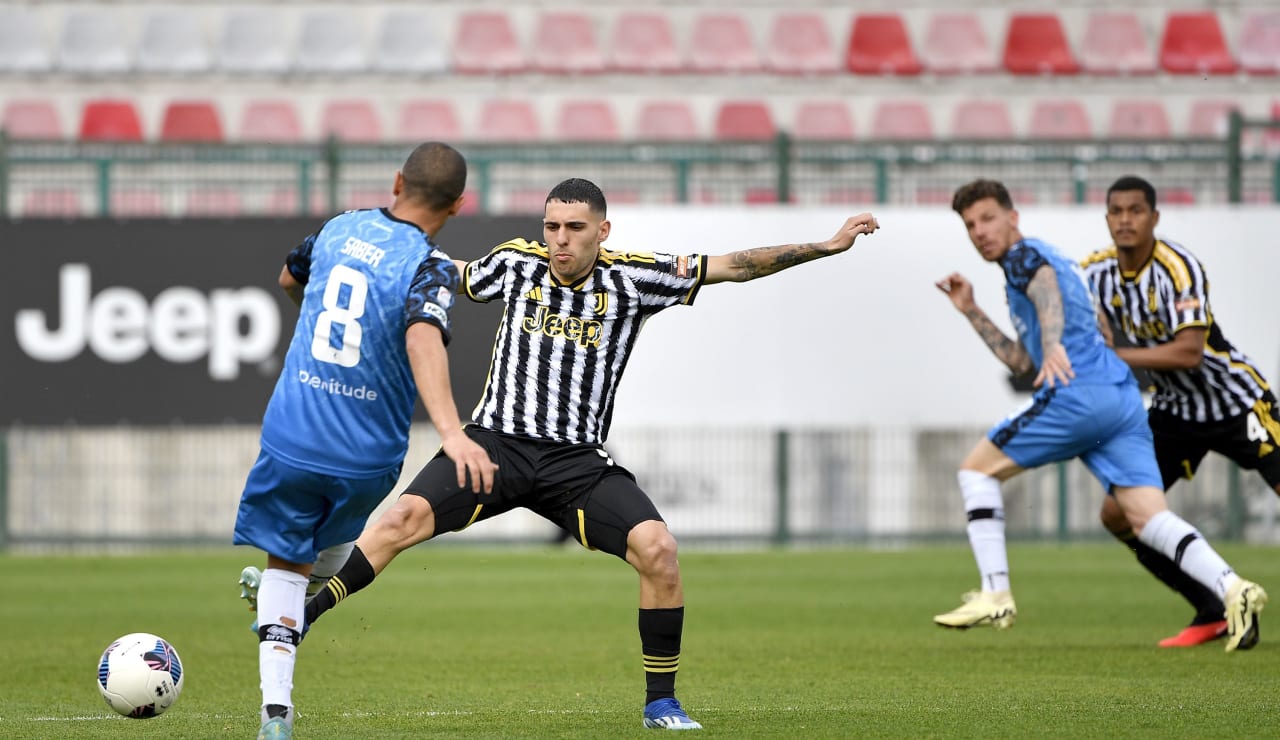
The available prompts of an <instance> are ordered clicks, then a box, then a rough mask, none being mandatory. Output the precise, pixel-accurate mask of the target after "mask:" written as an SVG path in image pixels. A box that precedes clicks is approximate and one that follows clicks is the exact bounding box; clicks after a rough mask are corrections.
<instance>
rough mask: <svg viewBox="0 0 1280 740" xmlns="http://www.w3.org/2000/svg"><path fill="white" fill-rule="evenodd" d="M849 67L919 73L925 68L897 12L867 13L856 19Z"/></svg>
mask: <svg viewBox="0 0 1280 740" xmlns="http://www.w3.org/2000/svg"><path fill="white" fill-rule="evenodd" d="M845 67H846V68H847V69H848V70H849V71H850V72H853V73H854V74H864V75H879V74H884V75H916V74H920V70H921V69H922V67H921V64H920V60H919V59H918V58H917V57H916V52H915V49H914V48H913V47H912V46H911V38H910V37H909V36H907V27H906V24H904V23H903V22H902V17H901V16H899V15H898V14H897V13H883V14H881V13H866V14H862V15H858V16H857V17H855V18H854V19H853V29H852V30H851V31H850V33H849V48H848V50H847V53H846V55H845Z"/></svg>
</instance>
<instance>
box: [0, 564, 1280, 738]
mask: <svg viewBox="0 0 1280 740" xmlns="http://www.w3.org/2000/svg"><path fill="white" fill-rule="evenodd" d="M1222 552H1223V554H1224V555H1225V556H1226V557H1227V559H1228V560H1230V561H1231V562H1232V563H1233V564H1234V565H1235V566H1236V567H1237V568H1238V569H1239V570H1240V571H1241V572H1242V573H1244V574H1245V575H1247V576H1248V577H1250V578H1252V579H1254V580H1257V581H1259V582H1261V583H1262V584H1263V585H1264V586H1269V587H1270V588H1271V592H1272V595H1273V601H1275V602H1276V603H1275V604H1274V605H1273V606H1272V611H1273V612H1275V613H1274V614H1271V613H1268V614H1264V616H1263V620H1262V626H1263V631H1262V643H1261V644H1260V645H1259V646H1258V647H1257V648H1255V649H1254V650H1252V651H1249V652H1241V653H1235V654H1231V655H1226V654H1224V653H1223V651H1222V643H1221V642H1217V643H1212V644H1210V645H1206V646H1202V647H1199V648H1193V649H1187V650H1160V649H1158V648H1156V647H1155V643H1156V640H1158V639H1159V638H1161V637H1164V636H1166V635H1168V634H1172V633H1173V632H1176V631H1177V630H1178V629H1179V628H1181V627H1182V626H1183V625H1184V624H1185V623H1186V621H1187V620H1188V619H1189V618H1190V609H1189V608H1187V607H1186V606H1185V605H1184V604H1183V603H1182V602H1181V600H1180V599H1179V598H1178V597H1177V596H1175V595H1174V594H1172V593H1171V592H1169V591H1167V590H1166V589H1165V588H1164V587H1163V586H1161V585H1159V584H1158V583H1156V582H1155V581H1154V580H1152V579H1151V578H1149V577H1148V576H1147V575H1146V574H1145V571H1142V570H1141V569H1140V568H1139V567H1138V566H1137V564H1136V563H1135V562H1134V560H1133V558H1132V556H1130V555H1129V554H1128V553H1127V552H1126V551H1125V550H1124V549H1123V548H1122V547H1120V546H1119V545H1114V544H1093V545H1075V546H1066V547H1057V546H1050V545H1014V546H1013V547H1012V548H1011V562H1012V565H1013V570H1014V584H1015V588H1016V593H1017V598H1018V608H1019V615H1018V624H1017V626H1015V627H1014V628H1013V629H1012V630H1009V631H1006V632H995V631H993V630H990V629H977V630H971V631H968V632H952V631H947V630H943V629H940V628H938V627H936V626H934V625H933V624H932V622H931V619H930V618H931V616H932V615H933V614H934V613H937V612H940V611H945V610H948V609H950V608H952V607H954V606H956V605H957V604H959V596H960V593H961V592H962V591H964V590H966V589H968V588H970V587H972V586H973V585H974V584H975V583H976V580H977V577H976V573H975V569H974V565H973V560H972V557H971V556H970V554H969V551H968V549H967V548H965V547H963V546H946V547H927V548H926V547H922V548H915V549H909V550H902V551H870V550H823V551H805V552H781V551H769V552H752V553H728V552H712V551H693V550H691V551H688V552H685V553H684V554H682V556H681V564H682V567H683V571H684V578H685V591H686V598H687V604H688V606H687V616H686V622H685V639H684V646H683V654H682V659H681V665H680V668H681V670H680V679H679V682H678V687H679V695H680V698H681V700H682V701H683V703H684V705H685V707H686V709H687V710H688V711H689V714H690V715H691V716H692V717H694V718H695V719H697V720H699V721H700V722H702V723H703V725H704V726H705V727H706V729H705V730H704V731H703V733H702V735H705V736H709V737H726V738H728V737H732V738H756V737H796V736H806V737H824V738H826V737H832V738H837V737H838V738H844V737H912V738H919V737H1029V736H1040V737H1064V738H1066V737H1070V738H1076V737H1115V736H1125V737H1130V738H1132V737H1149V738H1169V737H1209V736H1221V735H1229V736H1232V737H1237V738H1239V737H1274V736H1275V735H1276V733H1277V732H1278V731H1280V730H1277V727H1278V726H1280V725H1278V724H1277V722H1278V717H1280V715H1278V714H1277V709H1276V706H1277V702H1280V643H1277V642H1276V640H1277V639H1280V638H1277V637H1273V635H1276V634H1277V633H1276V632H1275V631H1274V630H1273V629H1269V628H1268V626H1267V625H1268V624H1275V622H1274V621H1273V620H1275V619H1276V618H1277V617H1280V549H1276V548H1261V547H1242V546H1231V547H1223V548H1222ZM259 560H260V558H259V556H258V555H257V554H256V553H255V552H253V551H250V550H247V549H244V550H239V551H232V550H229V549H228V550H218V551H212V552H181V553H172V554H163V555H146V556H118V557H71V556H68V557H47V558H46V557H22V556H9V557H0V566H3V568H4V572H6V573H8V574H9V576H8V577H7V578H6V579H5V588H4V595H3V597H2V598H0V625H3V630H0V645H2V646H3V653H2V655H3V662H2V663H0V665H3V669H2V670H0V737H4V738H46V737H59V738H63V737H92V738H103V737H108V738H109V737H130V738H132V737H165V738H212V737H242V738H250V737H253V736H254V735H255V733H256V731H257V727H258V718H257V705H258V703H259V697H260V695H259V691H258V675H257V647H256V640H255V638H254V636H253V635H252V634H250V632H249V631H248V629H247V627H248V624H249V622H250V621H251V616H250V614H249V613H248V612H247V611H245V607H244V605H243V602H240V601H238V600H237V598H236V596H237V593H238V590H237V587H236V579H237V577H238V576H239V571H240V568H241V567H242V566H243V565H246V564H260V563H259V562H258V561H259ZM636 592H637V586H636V577H635V575H634V573H633V572H632V571H631V569H630V568H629V567H627V566H626V565H625V564H624V563H622V562H620V561H617V560H615V559H614V558H611V557H609V556H606V555H603V554H601V553H588V552H585V551H582V550H577V549H564V550H561V549H557V548H546V549H538V548H528V549H473V548H469V547H457V546H449V545H448V544H446V543H439V544H435V545H430V544H429V545H426V546H423V547H419V548H417V549H415V550H413V551H410V552H409V553H406V554H405V555H403V556H402V557H401V558H400V559H399V560H397V561H396V562H395V563H394V564H393V565H392V566H391V567H390V569H388V570H387V572H386V573H384V574H383V576H381V577H380V578H379V579H378V581H377V582H375V584H374V585H373V586H372V587H371V588H369V589H367V590H365V591H363V592H361V593H359V594H357V595H355V596H353V597H351V598H350V599H348V600H347V601H346V602H344V603H343V604H342V605H340V606H339V607H338V608H337V609H336V610H334V611H332V612H330V613H329V614H328V615H326V616H325V617H324V619H322V620H321V621H320V622H318V623H317V625H316V627H315V628H314V629H313V630H312V632H311V634H310V635H309V636H308V637H307V640H306V641H305V642H304V643H303V645H302V650H301V652H300V656H299V663H298V671H297V674H296V676H295V684H296V685H295V689H294V698H295V701H296V702H297V704H298V709H299V717H298V720H297V727H296V730H295V733H296V737H298V738H303V739H307V740H309V739H311V738H364V737H369V738H375V737H376V738H394V737H405V738H408V737H489V738H514V737H555V738H619V737H653V734H654V732H655V731H652V730H644V729H642V728H641V726H640V709H641V705H642V703H643V688H644V678H643V674H642V669H641V662H640V646H639V639H638V637H637V634H636V629H635V624H636ZM135 631H149V632H154V633H157V634H159V635H162V636H163V637H165V638H166V639H168V640H169V641H170V642H172V643H173V644H174V646H175V647H176V648H177V650H178V651H179V653H180V655H181V656H182V659H183V664H184V667H185V669H186V672H187V673H186V676H187V678H186V685H185V689H184V691H183V695H182V697H181V698H180V699H179V700H178V702H177V704H175V705H174V706H173V707H172V708H171V709H170V710H169V711H168V712H167V713H166V714H165V715H163V716H161V717H158V718H156V719H151V720H128V719H124V718H122V717H117V716H115V715H114V714H112V713H111V712H110V710H109V709H108V708H107V707H106V706H105V704H104V703H103V702H102V700H101V699H100V698H99V696H98V692H97V690H96V688H95V686H94V679H95V669H96V665H97V660H98V656H99V654H100V653H101V651H102V650H103V648H105V647H106V645H107V644H108V643H109V642H110V641H111V640H112V639H114V638H115V637H117V636H119V635H122V634H124V633H127V632H135Z"/></svg>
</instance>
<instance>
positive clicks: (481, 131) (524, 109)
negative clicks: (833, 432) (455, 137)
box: [475, 100, 542, 142]
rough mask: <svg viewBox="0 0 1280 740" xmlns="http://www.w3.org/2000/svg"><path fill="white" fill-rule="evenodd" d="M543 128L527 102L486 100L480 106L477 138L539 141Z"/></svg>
mask: <svg viewBox="0 0 1280 740" xmlns="http://www.w3.org/2000/svg"><path fill="white" fill-rule="evenodd" d="M541 136H542V126H541V124H539V122H538V114H537V112H536V111H534V109H533V105H532V104H531V103H529V102H528V101H526V100H486V101H484V103H483V104H481V106H480V123H479V124H478V125H477V126H476V133H475V138H476V139H478V140H480V141H511V142H516V141H537V140H538V139H539V138H540V137H541Z"/></svg>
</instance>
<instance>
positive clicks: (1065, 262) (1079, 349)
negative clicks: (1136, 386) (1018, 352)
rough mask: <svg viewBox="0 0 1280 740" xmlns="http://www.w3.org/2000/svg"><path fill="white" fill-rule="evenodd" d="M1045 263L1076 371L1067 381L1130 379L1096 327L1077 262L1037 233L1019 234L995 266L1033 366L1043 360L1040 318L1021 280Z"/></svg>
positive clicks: (1089, 295)
mask: <svg viewBox="0 0 1280 740" xmlns="http://www.w3.org/2000/svg"><path fill="white" fill-rule="evenodd" d="M1045 265H1048V266H1049V267H1051V268H1053V271H1054V273H1055V274H1056V275H1057V277H1058V290H1059V291H1060V292H1061V293H1062V318H1063V326H1062V346H1063V348H1064V349H1065V350H1066V351H1067V359H1069V360H1070V361H1071V369H1072V370H1074V371H1075V374H1076V376H1075V378H1074V379H1073V380H1072V381H1071V382H1072V383H1084V384H1104V383H1120V382H1123V381H1125V380H1126V379H1129V380H1133V373H1131V372H1130V371H1129V366H1128V365H1126V364H1125V363H1124V361H1123V360H1121V359H1120V358H1119V357H1118V356H1117V355H1116V353H1115V352H1113V351H1111V349H1110V348H1109V347H1107V343H1106V340H1105V339H1103V337H1102V332H1101V331H1100V330H1099V329H1098V313H1097V308H1096V307H1095V305H1094V300H1093V292H1092V291H1091V290H1090V289H1089V284H1088V283H1087V282H1086V281H1085V277H1084V272H1083V270H1081V269H1080V265H1079V263H1077V262H1076V261H1075V260H1072V259H1067V258H1066V257H1064V256H1062V255H1061V254H1059V253H1058V250H1056V249H1054V248H1053V247H1051V246H1049V245H1048V244H1046V243H1044V242H1042V241H1040V240H1039V239H1023V240H1022V241H1020V242H1018V243H1017V244H1014V245H1013V247H1012V248H1010V249H1009V251H1008V252H1006V253H1005V255H1004V257H1002V258H1001V259H1000V267H1001V268H1003V269H1004V276H1005V295H1006V296H1007V297H1008V299H1009V315H1010V317H1011V318H1012V319H1013V327H1014V329H1015V330H1017V332H1018V339H1019V340H1021V342H1022V346H1024V347H1026V349H1027V353H1028V354H1030V355H1031V361H1032V362H1034V363H1035V366H1036V369H1037V370H1039V368H1040V366H1041V365H1042V364H1043V362H1044V348H1043V346H1042V345H1041V341H1040V321H1039V319H1038V318H1037V316H1036V307H1035V304H1034V303H1032V302H1031V299H1030V298H1028V297H1027V285H1028V284H1029V283H1030V282H1031V276H1032V275H1034V274H1035V272H1036V270H1039V269H1040V268H1041V267H1043V266H1045ZM1134 382H1137V381H1136V380H1134Z"/></svg>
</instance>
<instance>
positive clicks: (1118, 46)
mask: <svg viewBox="0 0 1280 740" xmlns="http://www.w3.org/2000/svg"><path fill="white" fill-rule="evenodd" d="M1080 66H1081V68H1083V69H1084V71H1086V72H1090V73H1092V74H1121V75H1124V74H1150V73H1152V72H1155V71H1156V58H1155V54H1154V53H1153V52H1152V49H1151V44H1150V43H1149V42H1148V41H1147V34H1146V33H1145V32H1144V31H1143V30H1142V24H1141V23H1140V22H1139V20H1138V16H1137V14H1135V13H1131V12H1127V11H1123V12H1095V13H1090V14H1089V20H1088V23H1087V24H1086V25H1085V31H1084V38H1083V40H1082V41H1081V43H1080Z"/></svg>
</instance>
